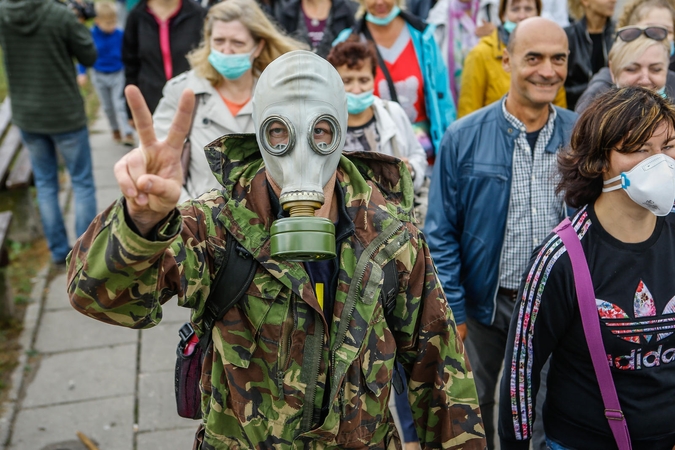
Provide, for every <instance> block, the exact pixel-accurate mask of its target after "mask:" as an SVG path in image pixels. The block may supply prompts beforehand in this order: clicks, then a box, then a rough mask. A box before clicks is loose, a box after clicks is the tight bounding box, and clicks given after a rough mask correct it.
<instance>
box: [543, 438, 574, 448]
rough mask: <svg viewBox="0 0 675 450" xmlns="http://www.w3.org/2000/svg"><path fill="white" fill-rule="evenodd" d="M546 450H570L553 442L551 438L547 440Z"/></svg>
mask: <svg viewBox="0 0 675 450" xmlns="http://www.w3.org/2000/svg"><path fill="white" fill-rule="evenodd" d="M546 448H547V449H548V450H569V449H568V448H567V447H563V446H562V445H560V444H558V443H556V442H553V441H552V440H550V439H549V438H546Z"/></svg>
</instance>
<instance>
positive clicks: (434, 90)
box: [333, 11, 457, 153]
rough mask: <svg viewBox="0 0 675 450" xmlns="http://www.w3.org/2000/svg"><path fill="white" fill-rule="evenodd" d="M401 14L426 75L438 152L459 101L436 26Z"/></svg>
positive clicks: (342, 34)
mask: <svg viewBox="0 0 675 450" xmlns="http://www.w3.org/2000/svg"><path fill="white" fill-rule="evenodd" d="M400 17H401V18H402V19H403V20H405V21H406V24H407V25H408V30H409V31H410V37H411V39H412V41H413V47H415V53H416V54H417V60H418V61H419V64H420V69H421V71H422V77H423V78H424V100H425V103H426V112H427V117H428V118H429V133H430V134H431V136H430V137H431V142H432V144H433V145H434V149H435V150H436V152H437V153H438V146H439V145H440V144H441V139H442V138H443V133H445V130H446V129H447V128H448V126H449V125H450V124H451V123H452V122H454V121H455V119H456V118H457V109H456V108H455V102H454V101H453V99H452V95H450V85H449V84H448V80H449V78H448V68H447V67H446V65H445V63H444V62H443V58H441V53H440V50H439V49H438V45H436V41H435V40H434V29H435V28H436V27H434V26H433V25H427V24H426V23H425V22H423V21H421V20H419V19H418V18H417V17H415V16H412V15H410V14H408V13H407V12H405V11H401V14H400ZM363 27H365V20H364V19H361V20H359V21H358V22H357V23H356V24H355V25H354V28H353V29H352V28H346V29H344V30H342V32H340V34H339V35H338V37H337V38H336V39H335V41H333V45H336V44H338V43H340V42H343V41H345V40H347V38H348V37H349V35H350V34H352V33H357V34H360V33H361V30H362V29H363Z"/></svg>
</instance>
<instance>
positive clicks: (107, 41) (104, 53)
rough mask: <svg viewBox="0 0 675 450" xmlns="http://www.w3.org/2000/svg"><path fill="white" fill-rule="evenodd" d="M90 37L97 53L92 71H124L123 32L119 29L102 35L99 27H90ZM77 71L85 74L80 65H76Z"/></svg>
mask: <svg viewBox="0 0 675 450" xmlns="http://www.w3.org/2000/svg"><path fill="white" fill-rule="evenodd" d="M91 37H92V38H93V39H94V45H95V46H96V51H97V53H98V58H96V62H95V63H94V70H95V71H97V72H103V73H114V72H119V71H120V70H122V69H124V64H123V63H122V40H123V39H124V32H123V31H122V30H120V29H119V28H118V29H116V30H115V31H113V32H112V33H104V32H103V31H101V29H100V28H99V27H97V26H96V25H94V26H93V27H91ZM77 69H78V70H77V71H78V73H80V74H84V73H86V72H87V71H86V69H85V68H84V66H82V65H78V67H77Z"/></svg>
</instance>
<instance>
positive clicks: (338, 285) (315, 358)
mask: <svg viewBox="0 0 675 450" xmlns="http://www.w3.org/2000/svg"><path fill="white" fill-rule="evenodd" d="M127 98H128V101H129V104H130V105H131V106H132V112H133V114H134V117H135V120H136V123H137V124H138V125H139V127H138V129H139V136H140V140H141V147H140V148H138V149H135V150H133V151H132V152H130V153H129V154H127V155H125V156H124V157H123V158H122V159H121V160H120V161H119V162H118V163H117V164H116V166H115V175H116V178H117V180H118V183H119V185H120V188H121V191H122V193H123V195H124V196H123V197H122V198H120V199H119V200H118V201H116V202H115V203H114V204H113V205H111V206H110V207H109V208H108V209H107V210H106V211H104V212H103V213H101V214H100V215H99V216H98V217H97V218H96V220H95V221H94V223H93V224H92V225H91V227H90V228H89V230H88V231H87V232H86V233H85V235H84V236H83V237H82V239H80V240H79V241H78V242H77V243H76V246H75V248H74V251H73V253H72V254H71V259H70V271H69V275H68V286H69V288H68V291H69V295H70V299H71V304H72V305H73V306H74V307H75V309H77V310H78V311H80V312H82V313H84V314H86V315H89V316H91V317H93V318H95V319H98V320H101V321H104V322H108V323H115V324H118V325H124V326H127V327H132V328H148V327H152V326H153V325H155V324H156V323H158V322H159V321H160V320H161V317H162V304H163V303H165V302H167V301H168V300H169V299H170V298H171V297H172V296H174V295H177V297H178V303H179V305H181V306H184V307H187V308H191V309H192V310H193V321H194V322H195V323H196V324H197V325H198V326H197V328H198V329H199V323H200V314H202V312H203V310H204V306H205V305H204V299H205V298H206V297H207V296H208V295H209V291H210V287H211V285H212V282H213V279H212V278H213V276H214V274H215V273H216V272H217V271H218V269H219V267H218V266H219V264H221V262H222V260H220V259H218V258H217V255H219V254H222V251H223V246H224V243H225V242H226V240H227V238H228V235H229V236H232V237H234V238H235V239H236V241H238V244H237V250H238V251H245V252H247V253H249V254H250V255H251V256H252V257H253V258H254V259H255V260H256V261H257V262H258V268H257V271H256V272H255V275H254V277H253V281H252V282H251V284H250V285H249V286H248V288H247V290H246V295H244V296H243V297H242V298H241V300H240V301H239V302H238V303H237V304H236V305H235V306H234V307H232V308H231V309H229V310H228V311H227V312H226V313H225V315H224V316H223V318H222V319H221V320H218V321H217V322H216V324H215V327H214V328H213V332H212V342H213V343H212V344H211V345H210V346H209V348H208V350H207V351H206V354H205V359H204V363H203V372H202V379H201V381H202V389H203V392H204V397H203V401H202V413H203V417H204V418H203V426H202V427H200V429H199V431H198V433H197V437H196V446H195V448H200V449H203V450H205V449H229V448H257V449H263V448H278V449H291V448H312V449H322V448H328V447H341V448H380V449H384V448H400V439H399V436H398V434H397V432H396V430H395V427H394V422H393V420H392V418H391V414H390V412H389V410H388V408H387V400H388V398H389V396H390V394H391V392H392V387H393V386H392V384H394V385H397V383H396V382H395V380H394V382H392V369H393V366H394V363H395V361H398V362H400V363H401V364H402V365H403V367H404V369H405V373H406V375H407V377H408V381H409V385H410V387H411V388H410V397H409V399H410V403H411V407H412V411H413V416H414V419H415V423H416V426H417V432H418V434H419V436H420V441H421V444H422V446H425V445H429V446H431V447H437V448H440V447H444V448H454V449H459V448H463V449H483V448H484V446H485V440H484V437H483V427H482V422H481V417H480V413H479V409H478V406H477V404H478V403H477V395H476V390H475V385H474V382H473V374H472V372H471V369H470V367H469V365H468V362H467V361H466V359H465V356H464V350H463V345H462V342H461V340H460V339H459V337H458V335H457V333H456V327H455V324H454V320H453V317H452V313H451V311H450V310H449V308H448V307H447V303H446V299H445V295H444V294H443V290H442V288H441V285H440V283H439V281H438V278H437V276H436V272H435V269H434V265H433V262H432V261H431V258H430V256H429V251H428V249H427V246H426V242H425V240H424V237H423V235H422V233H421V232H420V231H419V230H418V229H417V228H416V227H415V225H414V223H413V222H414V219H413V216H412V214H411V207H412V199H413V189H412V180H411V178H410V175H409V173H408V172H407V170H406V169H405V167H404V166H403V163H402V162H400V161H399V160H396V159H393V158H391V157H388V156H386V155H381V154H379V153H374V152H367V153H366V152H364V153H357V154H351V155H349V156H346V155H343V154H342V147H343V145H344V141H345V130H346V128H347V101H346V96H345V92H344V88H343V85H342V81H341V79H340V76H339V74H338V73H337V71H336V70H335V69H334V68H333V67H332V66H331V65H330V64H329V63H328V62H327V61H325V60H324V59H322V58H320V57H319V56H317V55H315V54H313V53H311V52H308V51H302V50H298V51H293V52H289V53H286V54H284V55H283V56H281V57H279V58H278V59H276V60H275V61H273V62H272V63H271V64H270V65H269V66H268V67H267V68H266V69H265V71H263V73H262V74H261V76H260V78H259V80H258V84H257V86H256V90H255V92H254V95H253V119H254V124H255V134H236V135H227V136H223V137H222V138H220V139H219V140H216V141H214V142H213V143H212V144H211V145H209V146H208V147H207V148H206V150H205V151H206V153H207V157H208V159H209V161H210V163H211V166H212V168H213V169H214V173H215V175H216V177H217V178H218V179H219V180H220V181H221V182H222V184H223V189H222V190H221V191H215V190H214V191H211V192H209V193H206V194H204V195H202V196H200V197H199V198H198V199H195V200H191V201H190V202H188V203H184V204H181V205H179V206H178V205H177V203H178V199H179V195H180V188H181V175H182V174H181V167H180V158H179V156H180V149H181V147H182V142H183V139H184V137H185V133H186V132H187V130H188V129H189V122H190V115H191V112H192V108H193V97H192V94H191V92H190V91H186V92H185V93H184V94H183V96H182V97H181V100H180V104H179V107H178V108H177V113H176V116H175V118H174V120H173V124H172V126H171V130H170V131H169V133H168V135H167V139H166V140H165V141H158V140H156V139H155V136H154V132H153V129H152V121H151V118H150V114H149V112H148V110H147V109H146V107H145V106H144V104H143V101H142V98H141V97H140V95H139V93H138V91H137V90H136V89H134V88H128V89H127ZM387 267H394V269H395V272H394V273H395V274H396V275H395V277H396V278H397V289H396V290H395V292H394V294H395V295H393V297H391V298H392V304H391V305H388V304H387V305H386V308H385V305H384V304H383V303H384V302H382V301H380V300H379V299H380V293H381V292H380V291H381V290H382V286H383V283H386V280H387V277H386V274H385V273H384V272H385V269H386V268H387ZM383 280H384V281H383ZM387 298H389V297H387ZM390 306H391V307H390ZM385 311H386V313H385Z"/></svg>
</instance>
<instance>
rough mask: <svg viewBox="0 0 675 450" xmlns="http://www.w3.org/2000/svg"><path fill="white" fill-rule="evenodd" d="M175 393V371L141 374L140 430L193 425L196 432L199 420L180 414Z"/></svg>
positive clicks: (139, 391) (139, 395)
mask: <svg viewBox="0 0 675 450" xmlns="http://www.w3.org/2000/svg"><path fill="white" fill-rule="evenodd" d="M174 395H175V394H174V387H173V372H158V373H144V374H141V375H139V383H138V429H139V431H155V430H161V429H168V428H181V427H183V428H185V427H187V428H189V427H192V429H193V434H194V430H196V429H197V426H198V425H199V421H195V420H192V419H184V418H182V417H180V416H179V415H178V413H177V412H176V399H175V397H174ZM139 448H144V447H139ZM153 448H163V447H153ZM186 448H189V447H186Z"/></svg>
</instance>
